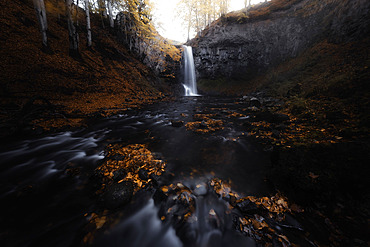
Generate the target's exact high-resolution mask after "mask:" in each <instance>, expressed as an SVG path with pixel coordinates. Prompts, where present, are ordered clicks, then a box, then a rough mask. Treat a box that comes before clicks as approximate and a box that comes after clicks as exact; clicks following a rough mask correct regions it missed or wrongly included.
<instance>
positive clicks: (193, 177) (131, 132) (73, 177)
mask: <svg viewBox="0 0 370 247" xmlns="http://www.w3.org/2000/svg"><path fill="white" fill-rule="evenodd" d="M239 101H240V99H236V98H215V97H182V98H179V99H177V100H176V101H174V102H162V103H158V104H154V105H151V106H148V107H146V108H144V109H141V110H131V111H128V112H127V113H126V114H124V115H117V116H114V117H109V118H105V119H101V120H96V121H95V122H94V123H90V124H89V127H87V128H85V129H81V130H78V131H71V132H63V133H57V134H52V135H48V136H42V137H39V138H32V139H27V140H18V141H12V142H7V143H1V145H2V146H1V149H0V162H1V166H0V181H1V182H0V183H1V186H0V200H1V207H2V210H1V213H2V214H1V222H2V223H1V226H0V232H1V235H0V238H1V239H2V242H3V243H4V244H5V245H3V246H81V245H89V244H92V245H94V246H140V247H144V246H258V245H259V243H258V238H262V237H263V236H262V237H261V236H258V235H256V234H254V235H253V233H251V232H249V233H248V231H247V232H245V231H244V232H243V231H237V230H236V229H235V218H237V215H236V216H235V214H234V215H233V213H230V212H231V211H230V205H229V202H228V201H227V200H225V199H223V198H221V197H220V196H219V195H218V194H216V193H213V191H212V190H211V187H210V186H209V183H210V180H211V179H212V178H218V179H220V180H222V181H229V182H228V183H229V184H231V188H232V190H233V191H235V192H237V193H238V194H240V195H244V196H255V197H269V196H271V195H274V194H275V193H276V191H275V190H274V188H273V187H272V186H271V185H270V184H269V183H268V181H267V180H266V174H267V172H268V170H269V169H270V168H271V167H270V166H271V164H270V159H269V157H270V156H269V155H270V154H269V152H268V151H266V150H264V147H263V146H261V145H258V144H256V143H255V142H254V141H253V139H252V138H250V137H248V134H247V131H246V130H245V129H244V127H243V124H244V123H245V122H248V121H249V117H250V116H249V115H248V112H245V111H242V109H246V108H248V106H247V105H243V104H244V103H243V102H239ZM236 102H237V103H236ZM195 114H207V115H209V114H211V115H209V116H212V117H213V118H214V119H218V120H222V121H223V128H222V129H221V128H220V129H219V130H216V131H215V132H211V133H205V134H202V133H196V132H194V131H191V130H188V129H187V128H186V127H185V126H184V125H182V126H181V125H180V126H179V127H174V126H173V125H174V124H173V123H175V122H176V121H184V123H187V122H191V121H195V120H194V118H195ZM238 114H239V115H238ZM115 143H120V144H124V145H129V144H147V145H148V149H149V150H150V151H151V152H153V153H155V154H156V155H158V156H160V157H161V159H163V160H164V161H165V162H166V168H165V174H166V175H165V176H163V177H162V178H160V179H159V183H161V184H164V185H169V184H179V186H182V187H184V186H185V187H186V188H188V189H189V191H190V192H189V196H190V197H191V199H192V200H193V201H194V204H193V206H194V207H195V209H194V213H193V216H192V217H193V218H192V221H191V222H190V220H189V221H188V222H187V223H186V224H184V223H179V222H178V221H177V218H176V216H175V215H172V216H171V217H167V219H168V220H165V221H162V220H163V219H161V211H163V210H167V211H169V207H170V206H168V205H167V204H168V203H169V200H170V199H169V198H172V200H175V196H172V197H171V196H169V197H163V198H162V199H161V197H159V199H158V198H157V199H156V198H154V194H155V193H154V192H153V190H151V192H150V191H146V192H139V193H137V195H136V196H134V197H133V199H132V201H131V202H130V203H129V205H128V206H126V207H124V208H123V209H122V213H121V214H119V212H120V209H116V210H115V214H114V215H115V216H114V217H116V219H115V222H114V224H113V223H112V224H111V225H110V226H105V228H104V229H105V230H104V232H95V233H94V234H95V236H94V241H92V242H91V243H86V241H84V237H85V236H86V235H87V234H88V233H89V231H90V230H89V228H88V225H89V221H90V220H91V214H92V212H97V211H99V210H100V211H102V209H101V206H100V205H99V203H98V202H97V200H96V198H94V197H93V196H91V192H90V187H91V186H90V185H89V183H91V180H90V179H89V178H90V176H91V174H92V173H93V171H94V169H95V168H96V167H97V166H98V165H99V164H101V163H102V161H103V160H104V158H105V152H104V150H105V148H106V146H107V145H108V144H115ZM73 171H75V173H73ZM153 198H154V199H153ZM172 206H173V205H172ZM117 212H118V214H117ZM107 214H109V213H107ZM252 215H253V214H252ZM253 217H257V216H253ZM258 217H262V216H258ZM264 217H265V218H266V219H264V221H263V220H259V222H260V224H262V222H265V221H266V222H268V224H269V225H270V226H272V227H271V228H273V230H271V231H273V232H274V233H270V236H271V235H275V236H289V240H290V239H291V238H292V239H296V242H297V243H299V244H301V245H303V246H311V244H312V243H311V241H310V240H308V239H307V238H306V237H305V234H304V233H305V230H304V229H303V226H302V223H301V222H298V220H297V219H294V217H292V215H290V214H289V213H286V219H285V221H284V222H283V223H279V222H274V220H273V219H270V220H269V221H268V219H267V218H268V217H266V216H264ZM260 219H261V218H260ZM251 222H252V221H251ZM253 222H255V220H254V221H253ZM103 223H104V222H103ZM236 225H237V228H239V225H240V224H239V223H238V224H236ZM254 227H255V228H256V226H255V225H254ZM262 227H263V225H262V226H261V228H262ZM257 228H258V226H257ZM266 236H267V235H266ZM282 238H283V240H284V241H285V238H286V237H282ZM272 239H274V238H272ZM297 239H298V240H297ZM284 241H282V239H280V242H279V241H278V240H277V238H276V239H275V240H271V243H272V244H273V245H274V246H283V245H284V246H287V245H289V244H288V243H289V242H288V240H287V241H286V242H284Z"/></svg>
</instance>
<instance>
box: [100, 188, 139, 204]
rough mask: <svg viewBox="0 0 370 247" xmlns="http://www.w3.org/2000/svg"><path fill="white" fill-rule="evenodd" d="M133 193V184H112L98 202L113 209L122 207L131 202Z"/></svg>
mask: <svg viewBox="0 0 370 247" xmlns="http://www.w3.org/2000/svg"><path fill="white" fill-rule="evenodd" d="M133 193H134V187H133V184H132V183H130V182H122V183H119V184H113V185H111V186H110V187H108V188H107V189H106V190H105V192H104V193H103V194H102V195H101V198H100V201H101V203H102V204H103V205H104V207H106V208H109V209H115V208H119V207H122V206H124V205H126V204H127V203H129V202H130V201H131V198H132V195H133Z"/></svg>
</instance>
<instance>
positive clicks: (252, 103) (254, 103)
mask: <svg viewBox="0 0 370 247" xmlns="http://www.w3.org/2000/svg"><path fill="white" fill-rule="evenodd" d="M249 104H250V106H255V107H261V102H260V101H259V99H257V98H254V97H253V98H251V99H250V100H249Z"/></svg>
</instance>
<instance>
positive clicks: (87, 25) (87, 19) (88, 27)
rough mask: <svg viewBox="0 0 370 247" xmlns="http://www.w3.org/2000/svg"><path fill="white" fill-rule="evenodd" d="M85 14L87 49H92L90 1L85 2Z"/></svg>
mask: <svg viewBox="0 0 370 247" xmlns="http://www.w3.org/2000/svg"><path fill="white" fill-rule="evenodd" d="M85 13H86V31H87V47H91V46H92V38H91V23H90V4H89V0H85Z"/></svg>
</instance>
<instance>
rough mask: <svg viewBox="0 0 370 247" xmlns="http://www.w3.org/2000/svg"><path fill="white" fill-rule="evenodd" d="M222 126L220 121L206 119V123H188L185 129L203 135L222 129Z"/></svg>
mask: <svg viewBox="0 0 370 247" xmlns="http://www.w3.org/2000/svg"><path fill="white" fill-rule="evenodd" d="M223 124H224V123H223V122H222V120H214V119H208V120H207V121H205V120H203V121H196V122H188V123H187V124H186V125H185V127H186V129H187V130H191V131H194V132H196V133H202V134H205V133H211V132H214V131H216V130H221V129H223V128H224V127H223Z"/></svg>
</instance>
